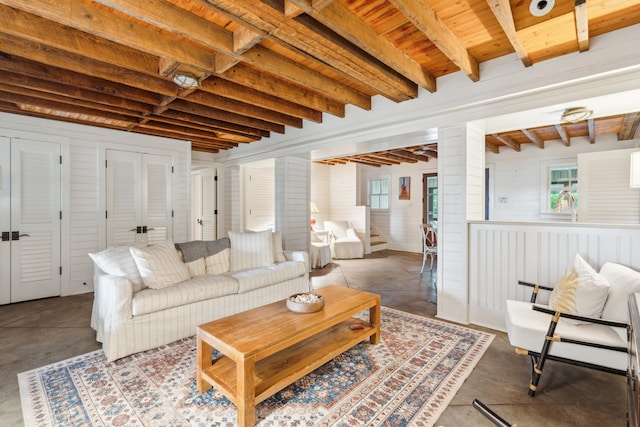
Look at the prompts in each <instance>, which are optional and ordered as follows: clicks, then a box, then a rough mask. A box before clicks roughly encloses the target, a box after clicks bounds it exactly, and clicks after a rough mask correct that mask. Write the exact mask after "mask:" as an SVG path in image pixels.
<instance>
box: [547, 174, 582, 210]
mask: <svg viewBox="0 0 640 427" xmlns="http://www.w3.org/2000/svg"><path fill="white" fill-rule="evenodd" d="M563 191H569V192H571V194H573V197H574V200H575V203H574V206H573V209H574V210H575V209H577V208H578V167H577V166H569V167H553V168H550V169H549V187H548V195H549V197H548V201H549V211H551V212H568V211H570V210H571V206H570V204H569V198H568V197H562V199H561V201H560V203H558V196H559V195H560V193H562V192H563Z"/></svg>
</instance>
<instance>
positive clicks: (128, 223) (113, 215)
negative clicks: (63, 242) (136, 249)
mask: <svg viewBox="0 0 640 427" xmlns="http://www.w3.org/2000/svg"><path fill="white" fill-rule="evenodd" d="M141 168H142V160H141V157H140V153H135V152H129V151H118V150H107V172H106V178H107V246H119V245H124V244H127V243H134V242H136V241H138V240H142V239H143V235H142V228H140V230H138V227H142V185H141ZM138 231H139V233H138Z"/></svg>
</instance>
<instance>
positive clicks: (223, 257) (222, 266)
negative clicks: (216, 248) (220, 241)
mask: <svg viewBox="0 0 640 427" xmlns="http://www.w3.org/2000/svg"><path fill="white" fill-rule="evenodd" d="M230 252H231V249H229V248H226V249H223V250H221V251H220V252H218V253H217V254H213V255H209V256H208V257H206V258H204V262H205V264H206V267H207V274H209V275H212V276H216V275H218V274H223V273H226V272H228V271H229V270H230V269H231V265H230V260H229V257H230V256H231V255H230Z"/></svg>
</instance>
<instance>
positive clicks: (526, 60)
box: [487, 0, 533, 67]
mask: <svg viewBox="0 0 640 427" xmlns="http://www.w3.org/2000/svg"><path fill="white" fill-rule="evenodd" d="M487 4H488V5H489V7H490V8H491V11H492V12H493V15H494V16H495V17H496V19H497V20H498V23H499V24H500V27H502V31H504V34H505V35H506V36H507V39H509V43H511V46H513V49H514V50H515V51H516V54H518V57H519V58H520V61H522V63H523V64H524V66H525V67H530V66H531V65H532V64H533V61H531V58H530V57H529V53H528V52H527V50H526V49H525V48H524V46H523V45H522V42H521V41H520V38H519V37H518V32H517V31H516V25H515V22H514V21H513V13H512V12H511V3H510V2H509V0H487Z"/></svg>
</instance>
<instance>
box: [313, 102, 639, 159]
mask: <svg viewBox="0 0 640 427" xmlns="http://www.w3.org/2000/svg"><path fill="white" fill-rule="evenodd" d="M638 125H640V112H635V113H629V114H620V115H616V116H611V117H599V118H590V119H587V120H581V121H579V122H576V123H558V124H553V125H549V126H539V127H535V128H527V129H517V130H513V131H509V132H500V133H497V134H490V135H486V136H485V147H486V149H487V150H488V151H491V152H494V153H500V152H501V151H502V149H503V148H504V149H510V150H515V151H520V150H521V149H522V148H521V147H522V145H523V144H533V145H535V146H536V147H538V148H540V149H544V148H545V146H546V145H547V141H549V143H550V144H563V145H566V146H567V147H569V146H570V145H571V139H572V138H577V137H583V138H584V137H586V138H588V139H589V142H591V144H595V143H596V137H597V136H600V135H607V134H616V135H617V138H618V141H625V140H629V139H633V138H634V136H635V134H636V132H637V130H638ZM437 158H438V143H437V142H435V143H430V144H426V145H414V146H411V147H403V148H396V149H392V150H384V151H376V152H374V153H364V154H354V155H350V156H342V157H335V158H329V159H323V160H318V161H316V163H322V164H326V165H343V164H347V163H361V164H363V165H368V166H377V167H379V166H392V165H398V164H400V163H417V162H428V161H429V160H430V159H437Z"/></svg>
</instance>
